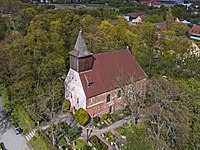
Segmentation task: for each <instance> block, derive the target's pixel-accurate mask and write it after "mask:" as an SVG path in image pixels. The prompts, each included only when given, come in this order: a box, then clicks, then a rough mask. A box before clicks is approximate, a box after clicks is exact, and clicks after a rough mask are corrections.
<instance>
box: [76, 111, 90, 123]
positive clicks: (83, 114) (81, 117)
mask: <svg viewBox="0 0 200 150" xmlns="http://www.w3.org/2000/svg"><path fill="white" fill-rule="evenodd" d="M75 119H76V121H77V122H78V123H80V124H81V125H82V126H84V125H86V124H87V123H88V122H89V119H90V116H89V114H88V113H87V111H86V110H85V109H83V108H80V109H78V110H77V111H76V113H75Z"/></svg>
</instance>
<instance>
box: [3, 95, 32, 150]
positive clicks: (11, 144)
mask: <svg viewBox="0 0 200 150" xmlns="http://www.w3.org/2000/svg"><path fill="white" fill-rule="evenodd" d="M6 115H7V114H6V111H5V109H4V107H3V99H2V97H0V131H1V132H0V143H2V142H3V144H4V146H5V148H6V150H31V149H30V147H29V146H28V145H27V142H26V140H25V138H24V136H22V135H16V134H15V130H14V129H13V128H12V127H11V126H10V122H9V121H8V117H6Z"/></svg>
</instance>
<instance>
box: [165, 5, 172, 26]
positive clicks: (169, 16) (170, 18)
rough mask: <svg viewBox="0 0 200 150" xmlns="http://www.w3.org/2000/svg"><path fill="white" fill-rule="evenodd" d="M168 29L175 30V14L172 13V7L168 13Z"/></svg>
mask: <svg viewBox="0 0 200 150" xmlns="http://www.w3.org/2000/svg"><path fill="white" fill-rule="evenodd" d="M165 23H166V29H167V30H173V29H174V16H173V13H172V9H171V8H169V10H168V11H167V13H166V21H165Z"/></svg>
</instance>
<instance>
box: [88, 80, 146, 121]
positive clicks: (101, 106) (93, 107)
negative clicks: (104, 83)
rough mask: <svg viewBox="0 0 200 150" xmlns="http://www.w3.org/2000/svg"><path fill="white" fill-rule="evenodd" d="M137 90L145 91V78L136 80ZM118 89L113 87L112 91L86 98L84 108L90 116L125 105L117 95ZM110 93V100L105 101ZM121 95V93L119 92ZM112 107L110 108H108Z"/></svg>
mask: <svg viewBox="0 0 200 150" xmlns="http://www.w3.org/2000/svg"><path fill="white" fill-rule="evenodd" d="M136 86H137V87H136V89H137V92H138V93H139V94H141V95H143V94H144V93H145V91H146V79H143V80H140V81H137V83H136ZM119 91H120V89H119V88H118V89H114V90H112V91H109V92H106V93H103V94H101V95H98V96H95V97H92V98H89V99H87V101H86V110H87V112H88V113H89V114H90V116H92V117H93V116H96V115H101V114H103V113H109V112H110V111H112V112H115V111H116V110H118V109H121V108H123V107H124V106H125V103H124V101H123V97H122V96H121V97H118V92H119ZM109 94H110V102H107V96H108V95H109ZM121 95H122V94H121ZM111 107H112V110H110V109H111Z"/></svg>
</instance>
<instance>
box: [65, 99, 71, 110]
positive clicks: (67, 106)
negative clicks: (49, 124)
mask: <svg viewBox="0 0 200 150" xmlns="http://www.w3.org/2000/svg"><path fill="white" fill-rule="evenodd" d="M70 107H71V102H70V101H69V100H67V101H65V102H64V103H63V111H67V110H70Z"/></svg>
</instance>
